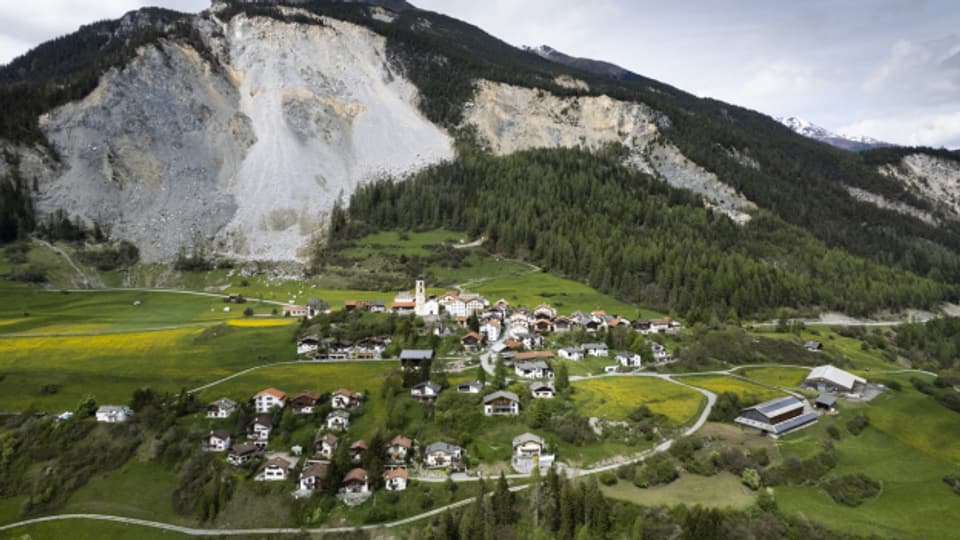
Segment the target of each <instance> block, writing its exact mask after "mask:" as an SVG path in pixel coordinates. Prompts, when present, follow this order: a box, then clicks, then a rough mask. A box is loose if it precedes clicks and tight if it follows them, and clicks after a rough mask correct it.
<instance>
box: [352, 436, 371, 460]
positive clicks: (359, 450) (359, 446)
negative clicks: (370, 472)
mask: <svg viewBox="0 0 960 540" xmlns="http://www.w3.org/2000/svg"><path fill="white" fill-rule="evenodd" d="M367 450H369V448H368V447H367V441H365V440H363V439H360V440H358V441H356V442H354V443H353V444H351V445H350V461H352V462H354V463H360V462H361V461H363V456H365V455H367Z"/></svg>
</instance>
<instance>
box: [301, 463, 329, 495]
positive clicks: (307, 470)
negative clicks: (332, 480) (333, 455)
mask: <svg viewBox="0 0 960 540" xmlns="http://www.w3.org/2000/svg"><path fill="white" fill-rule="evenodd" d="M329 474H330V464H329V463H325V462H323V461H312V460H311V461H307V465H306V466H305V467H304V468H303V470H302V471H300V489H301V490H303V491H313V490H315V489H322V488H323V483H324V482H325V481H326V480H327V476H329Z"/></svg>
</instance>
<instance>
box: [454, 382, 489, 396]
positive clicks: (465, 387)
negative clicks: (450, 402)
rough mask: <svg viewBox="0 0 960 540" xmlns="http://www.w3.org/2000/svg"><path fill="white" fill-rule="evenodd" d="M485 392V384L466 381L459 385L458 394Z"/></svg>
mask: <svg viewBox="0 0 960 540" xmlns="http://www.w3.org/2000/svg"><path fill="white" fill-rule="evenodd" d="M481 390H483V384H482V383H481V382H480V381H466V382H462V383H460V384H458V385H457V392H460V393H461V394H479V393H480V391H481Z"/></svg>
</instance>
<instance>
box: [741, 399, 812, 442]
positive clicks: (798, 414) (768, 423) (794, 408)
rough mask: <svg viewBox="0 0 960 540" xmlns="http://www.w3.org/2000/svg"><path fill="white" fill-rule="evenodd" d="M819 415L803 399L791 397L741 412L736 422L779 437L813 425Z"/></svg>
mask: <svg viewBox="0 0 960 540" xmlns="http://www.w3.org/2000/svg"><path fill="white" fill-rule="evenodd" d="M817 418H819V415H818V414H817V413H816V412H815V411H812V410H808V408H807V403H806V402H805V401H803V400H802V399H799V398H796V397H793V396H790V397H783V398H777V399H772V400H770V401H765V402H763V403H760V404H758V405H754V406H753V407H747V408H746V409H743V410H742V411H740V416H738V417H737V418H736V419H734V422H736V423H738V424H740V425H743V426H747V427H751V428H755V429H759V430H760V431H762V432H763V433H766V434H769V435H771V436H773V437H779V436H781V435H784V434H786V433H789V432H791V431H793V430H795V429H800V428H802V427H805V426H808V425H810V424H813V423H814V422H816V421H817Z"/></svg>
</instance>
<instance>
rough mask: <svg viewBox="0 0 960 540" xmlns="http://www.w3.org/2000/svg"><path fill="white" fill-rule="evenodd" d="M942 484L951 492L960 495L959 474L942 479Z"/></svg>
mask: <svg viewBox="0 0 960 540" xmlns="http://www.w3.org/2000/svg"><path fill="white" fill-rule="evenodd" d="M943 482H944V483H945V484H947V485H948V486H950V488H951V489H953V492H954V493H956V494H957V495H960V474H948V475H946V476H944V477H943Z"/></svg>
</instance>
